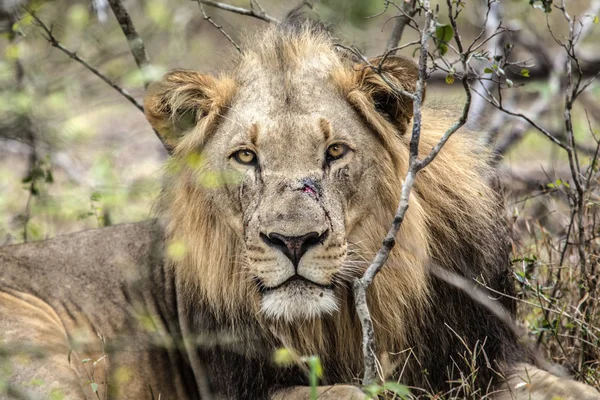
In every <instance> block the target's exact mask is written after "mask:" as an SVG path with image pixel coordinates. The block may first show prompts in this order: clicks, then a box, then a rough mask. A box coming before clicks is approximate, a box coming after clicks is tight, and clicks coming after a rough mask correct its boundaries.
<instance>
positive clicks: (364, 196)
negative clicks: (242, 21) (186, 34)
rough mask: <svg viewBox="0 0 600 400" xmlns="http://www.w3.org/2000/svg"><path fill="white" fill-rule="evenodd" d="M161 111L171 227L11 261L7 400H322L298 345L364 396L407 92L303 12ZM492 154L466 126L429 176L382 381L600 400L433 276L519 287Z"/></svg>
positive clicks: (0, 294)
mask: <svg viewBox="0 0 600 400" xmlns="http://www.w3.org/2000/svg"><path fill="white" fill-rule="evenodd" d="M383 72H384V73H385V75H386V76H387V79H388V80H390V81H392V82H393V83H394V84H395V85H397V86H398V87H402V88H404V89H406V90H414V86H415V81H416V78H417V70H416V67H415V65H414V64H413V63H412V62H411V61H409V60H407V59H404V58H398V57H393V58H389V59H387V60H386V61H385V62H384V63H383ZM145 110H146V115H147V117H148V120H149V121H150V122H151V124H152V125H153V127H154V128H155V129H156V130H157V131H158V132H159V134H160V135H162V137H163V139H164V141H165V143H166V144H167V145H168V146H169V147H170V148H171V149H172V157H171V159H170V161H169V163H168V165H167V168H166V179H165V185H164V189H163V193H162V196H161V199H160V202H159V207H158V209H159V215H160V218H159V221H160V223H156V222H154V221H150V222H142V223H137V224H127V225H120V226H115V227H110V228H105V229H97V230H91V231H86V232H82V233H78V234H74V235H68V236H63V237H58V238H56V239H53V240H49V241H45V242H38V243H29V244H23V245H18V246H11V247H6V248H2V249H0V263H1V264H0V265H1V268H2V275H1V276H0V338H1V340H2V341H1V342H0V343H2V348H1V350H2V351H1V352H0V354H4V355H5V357H8V361H9V362H8V363H5V364H4V365H3V367H2V371H3V375H4V376H2V377H0V384H2V385H4V386H3V387H4V388H5V391H4V393H7V394H14V395H25V396H27V395H31V396H37V397H36V398H48V397H49V396H50V397H52V396H54V398H60V396H63V397H64V398H71V399H79V398H85V397H89V398H91V397H93V396H95V395H98V396H99V398H104V396H108V397H111V398H123V399H145V398H161V399H196V398H199V397H203V398H208V397H209V396H213V397H214V396H216V397H218V398H244V399H255V398H271V399H307V398H309V388H308V386H307V385H308V382H307V376H306V373H305V366H304V365H302V362H301V360H300V358H296V361H297V362H295V363H291V365H290V364H285V365H282V363H276V362H275V361H274V359H273V354H274V351H275V350H276V349H279V348H283V347H287V348H288V349H290V352H291V354H292V356H291V358H292V359H294V357H296V356H294V355H297V356H298V357H299V356H308V355H318V356H319V357H320V359H321V362H322V365H323V377H322V380H321V381H322V384H323V385H324V386H320V387H319V388H318V391H319V393H320V397H319V398H321V399H327V398H329V399H334V398H353V399H359V398H362V397H363V395H362V392H361V391H360V389H359V388H358V386H357V385H359V384H360V381H359V377H360V376H361V373H362V369H363V367H362V363H363V360H362V352H361V328H360V324H359V323H358V320H357V317H356V315H355V311H354V308H353V299H352V291H351V281H352V279H353V278H354V277H357V276H360V274H361V273H362V272H363V271H364V270H365V268H366V266H367V264H368V261H369V260H370V259H371V258H372V257H373V255H374V253H375V252H376V251H377V249H378V248H379V245H380V243H381V240H382V238H383V237H384V234H385V231H386V229H387V227H388V225H389V223H390V222H391V219H392V217H393V214H394V210H395V207H396V203H397V201H398V198H399V192H400V188H401V184H402V177H403V176H404V174H405V172H406V169H407V159H408V142H409V135H408V134H407V131H408V130H409V127H410V121H411V118H412V105H411V102H410V101H409V99H407V98H403V97H398V96H396V95H394V93H393V92H392V91H391V89H390V87H389V86H388V85H387V84H386V83H384V81H383V80H382V78H381V77H380V76H379V75H378V74H376V73H374V72H373V71H372V70H371V69H369V68H365V66H364V65H361V64H360V63H356V62H354V61H353V60H351V59H350V58H349V57H347V56H344V55H343V54H341V53H339V52H338V51H336V50H335V48H334V46H333V45H332V43H331V41H330V39H329V38H328V36H327V34H326V33H325V32H324V31H322V30H320V29H318V28H315V27H313V26H312V25H310V24H308V23H291V22H288V23H285V24H282V25H280V26H278V27H273V28H270V29H269V30H267V31H266V33H263V34H262V35H261V36H258V37H257V38H255V40H254V41H253V44H252V45H250V46H248V48H247V50H245V51H244V53H243V54H242V55H241V57H240V58H239V60H238V61H237V64H236V67H235V69H233V71H232V72H231V73H229V74H225V75H222V76H220V77H211V76H207V75H203V74H200V73H198V72H195V71H188V70H176V71H172V72H170V73H168V74H166V76H165V77H164V79H163V80H162V81H161V82H158V83H155V84H154V85H152V86H151V88H150V89H149V92H148V94H147V96H146V101H145ZM424 118H425V121H426V124H425V125H424V126H423V132H422V145H421V147H422V151H423V154H425V153H426V152H427V151H428V150H429V149H430V148H431V146H432V145H433V144H434V143H435V142H436V141H437V139H438V138H439V136H440V134H441V132H442V130H443V127H444V123H443V122H440V121H443V119H444V115H443V113H442V112H439V111H430V112H428V113H427V114H425V115H424ZM484 154H485V152H483V151H482V149H479V148H478V147H477V145H476V144H475V141H474V140H473V139H472V138H470V137H469V135H468V134H466V133H463V134H457V135H456V137H454V138H453V139H452V140H450V142H448V144H447V145H446V147H445V148H444V150H443V151H442V153H441V154H440V155H439V157H438V158H437V159H436V161H435V162H434V163H433V164H431V165H430V166H429V167H428V168H427V169H426V170H424V171H423V172H422V174H421V175H420V176H419V177H418V179H417V182H416V184H415V189H414V193H413V195H412V197H411V201H410V211H409V212H408V214H407V215H406V219H405V220H404V223H403V225H402V229H401V232H400V234H399V237H398V241H397V242H398V244H397V246H396V247H395V248H394V251H393V252H392V254H391V256H390V259H389V261H388V263H387V265H386V266H385V267H384V269H383V270H382V271H381V273H380V274H379V276H378V277H377V279H376V280H375V282H374V283H373V285H372V287H370V288H369V290H368V301H369V305H370V309H371V313H372V316H373V321H374V324H375V332H376V339H377V346H378V347H377V349H376V353H377V356H378V357H379V358H380V359H381V360H387V361H386V362H385V363H383V364H382V365H383V370H382V374H384V375H385V376H384V378H385V379H392V380H400V381H401V382H403V383H406V384H409V385H411V386H414V387H415V388H422V389H424V390H425V391H427V392H429V393H442V394H443V393H445V394H446V395H448V396H456V397H466V396H469V397H471V398H477V397H482V396H485V395H487V394H492V393H495V394H492V396H495V397H496V398H513V397H517V398H522V399H525V398H536V399H550V398H554V397H558V396H562V398H569V399H583V398H589V399H592V398H599V396H598V393H596V392H595V391H594V390H593V389H592V388H589V387H587V386H585V385H582V384H579V383H576V382H574V381H571V380H568V379H565V378H559V377H556V376H554V375H551V374H550V373H548V372H545V371H543V370H541V369H539V368H536V367H534V366H532V365H531V364H532V363H533V357H531V356H530V355H529V353H528V352H527V351H526V349H525V347H524V346H521V345H520V344H519V341H518V338H517V337H515V335H514V334H513V331H512V330H511V329H509V327H507V326H505V324H503V323H502V322H501V321H500V320H499V319H498V318H497V317H496V316H495V315H494V314H492V313H491V312H489V311H488V310H487V308H486V307H484V306H482V305H480V304H479V303H477V302H475V301H473V300H471V298H470V297H469V296H467V295H466V294H465V293H463V292H462V291H461V290H459V289H456V288H454V287H452V286H449V285H447V284H446V283H445V282H444V281H442V280H439V279H438V278H436V277H435V276H433V275H431V274H430V272H429V271H430V269H429V268H428V266H430V265H433V266H436V267H437V268H443V269H444V270H447V271H452V272H453V273H456V274H460V275H462V276H463V277H466V278H468V279H469V280H471V279H475V278H476V279H478V280H480V281H482V282H485V284H486V285H488V286H490V287H492V288H494V289H495V290H497V291H500V292H504V293H507V294H511V293H512V287H511V286H512V285H511V280H510V278H509V276H510V275H509V270H508V265H509V262H508V251H507V240H506V237H507V234H506V232H505V229H504V222H503V218H502V207H501V202H500V199H499V197H498V196H497V194H496V193H495V192H494V191H493V190H492V189H491V188H490V186H489V185H488V184H487V183H486V182H488V181H490V180H491V179H492V178H493V172H492V171H491V170H490V168H489V167H488V164H487V160H486V157H485V155H484ZM493 301H496V300H493ZM497 301H498V302H500V303H502V305H503V306H505V307H508V308H510V307H512V304H511V303H510V301H508V300H506V298H505V297H501V298H500V299H498V300H497ZM5 361H6V360H5ZM0 386H1V385H0ZM94 392H96V393H94ZM414 393H415V395H419V394H421V393H423V392H422V391H420V389H415V391H414Z"/></svg>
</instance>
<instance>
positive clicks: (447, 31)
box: [435, 24, 454, 43]
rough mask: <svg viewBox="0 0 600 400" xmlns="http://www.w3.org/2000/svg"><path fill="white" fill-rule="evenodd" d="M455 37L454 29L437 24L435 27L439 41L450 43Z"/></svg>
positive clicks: (446, 25)
mask: <svg viewBox="0 0 600 400" xmlns="http://www.w3.org/2000/svg"><path fill="white" fill-rule="evenodd" d="M453 36H454V29H452V27H451V26H450V25H448V24H437V26H436V27H435V37H436V38H437V40H439V41H441V42H444V43H448V42H449V41H450V40H452V37H453Z"/></svg>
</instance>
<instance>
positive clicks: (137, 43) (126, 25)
mask: <svg viewBox="0 0 600 400" xmlns="http://www.w3.org/2000/svg"><path fill="white" fill-rule="evenodd" d="M108 3H109V4H110V8H111V9H112V11H113V13H114V14H115V17H116V18H117V21H118V22H119V26H121V30H122V31H123V34H124V35H125V37H126V38H127V43H128V44H129V49H130V50H131V54H132V55H133V58H134V60H135V63H136V64H137V66H138V68H139V69H140V70H141V71H142V72H143V69H144V68H145V67H146V66H147V65H148V64H150V59H149V58H148V53H147V52H146V46H144V41H143V40H142V38H141V37H140V35H138V33H137V31H136V30H135V27H134V26H133V22H132V21H131V17H130V16H129V13H128V12H127V9H126V8H125V7H124V6H123V3H122V2H121V0H108ZM149 84H150V82H149V81H148V80H147V79H146V78H144V87H145V88H146V89H147V88H148V85H149Z"/></svg>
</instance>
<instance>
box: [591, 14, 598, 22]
mask: <svg viewBox="0 0 600 400" xmlns="http://www.w3.org/2000/svg"><path fill="white" fill-rule="evenodd" d="M592 21H593V22H594V23H595V24H597V23H598V16H597V15H594V19H593V20H592Z"/></svg>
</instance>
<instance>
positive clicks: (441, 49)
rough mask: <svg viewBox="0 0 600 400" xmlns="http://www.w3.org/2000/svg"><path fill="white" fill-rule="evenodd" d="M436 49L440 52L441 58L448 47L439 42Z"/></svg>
mask: <svg viewBox="0 0 600 400" xmlns="http://www.w3.org/2000/svg"><path fill="white" fill-rule="evenodd" d="M438 49H439V51H440V55H441V56H443V55H445V54H446V53H447V52H448V46H446V44H445V43H442V42H440V44H439V46H438Z"/></svg>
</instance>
